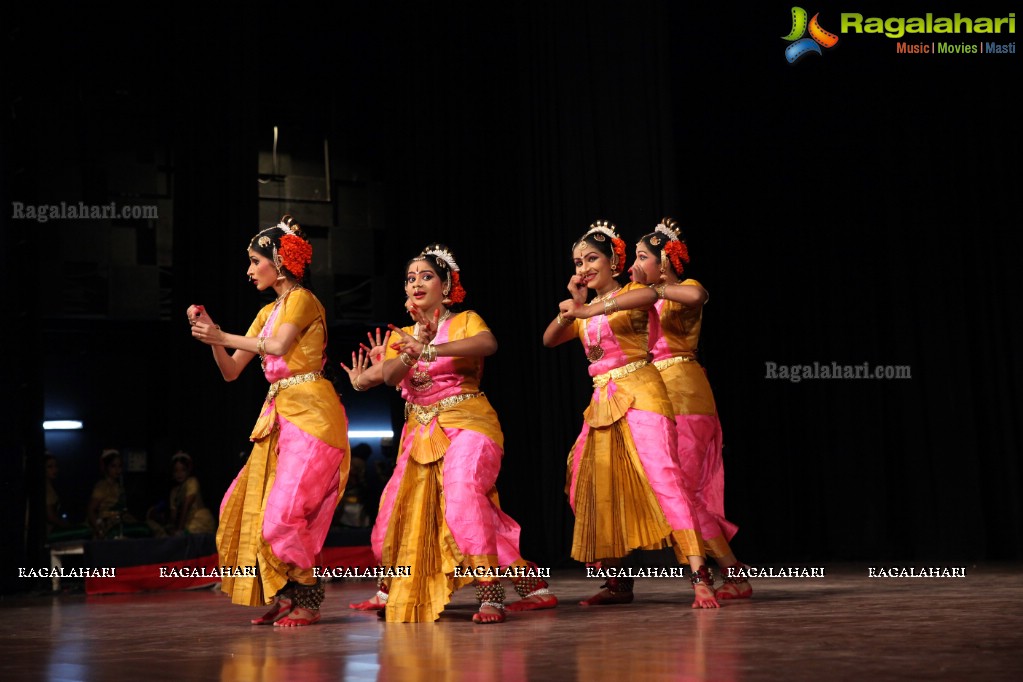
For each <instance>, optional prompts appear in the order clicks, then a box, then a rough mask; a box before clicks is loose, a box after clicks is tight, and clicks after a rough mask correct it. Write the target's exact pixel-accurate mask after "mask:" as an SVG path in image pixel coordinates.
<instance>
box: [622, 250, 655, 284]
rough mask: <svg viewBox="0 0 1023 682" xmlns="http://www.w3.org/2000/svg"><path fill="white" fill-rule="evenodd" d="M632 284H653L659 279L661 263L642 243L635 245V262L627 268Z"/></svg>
mask: <svg viewBox="0 0 1023 682" xmlns="http://www.w3.org/2000/svg"><path fill="white" fill-rule="evenodd" d="M629 274H630V275H631V276H632V281H633V282H639V283H640V284H654V283H656V282H658V281H659V280H660V279H661V262H660V261H659V260H657V255H656V254H655V253H653V252H651V251H650V249H649V248H647V245H646V244H644V243H643V242H640V243H639V244H636V261H635V262H634V263H633V264H632V267H631V268H629Z"/></svg>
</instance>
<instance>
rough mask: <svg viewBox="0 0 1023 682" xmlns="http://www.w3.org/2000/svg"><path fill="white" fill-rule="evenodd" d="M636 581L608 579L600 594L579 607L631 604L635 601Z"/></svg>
mask: <svg viewBox="0 0 1023 682" xmlns="http://www.w3.org/2000/svg"><path fill="white" fill-rule="evenodd" d="M634 584H635V580H633V579H632V578H608V579H607V582H605V583H604V584H603V585H601V587H602V588H603V589H602V590H601V591H600V592H597V593H596V594H595V595H593V596H592V597H590V598H589V599H583V600H582V601H581V602H579V606H603V605H605V604H608V605H610V604H631V603H632V599H633V594H632V587H633V585H634Z"/></svg>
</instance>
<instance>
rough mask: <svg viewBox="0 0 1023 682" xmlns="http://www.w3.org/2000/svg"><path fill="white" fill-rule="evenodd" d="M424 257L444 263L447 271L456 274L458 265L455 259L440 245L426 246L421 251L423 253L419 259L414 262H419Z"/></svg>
mask: <svg viewBox="0 0 1023 682" xmlns="http://www.w3.org/2000/svg"><path fill="white" fill-rule="evenodd" d="M424 256H433V257H434V258H436V259H437V260H438V261H440V262H442V263H444V265H445V266H447V268H448V269H450V270H452V271H453V272H458V263H456V262H455V257H454V256H453V255H452V254H451V251H449V250H448V249H445V248H442V247H441V245H440V244H434V245H431V246H427V247H426V248H425V249H423V252H422V253H420V254H419V258H416V260H420V259H421V258H423V257H424Z"/></svg>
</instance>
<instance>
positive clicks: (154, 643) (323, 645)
mask: <svg viewBox="0 0 1023 682" xmlns="http://www.w3.org/2000/svg"><path fill="white" fill-rule="evenodd" d="M923 565H924V564H921V566H923ZM899 566H907V567H908V566H911V565H910V564H899ZM824 568H825V569H826V571H825V576H824V577H823V578H773V579H772V578H761V579H757V580H754V581H753V583H752V584H753V585H754V589H755V591H756V592H755V595H754V598H753V599H752V600H748V601H743V602H728V603H726V604H725V605H724V607H723V608H721V609H716V610H700V611H697V610H693V609H690V608H689V603H690V601H691V589H690V588H689V585H688V580H684V579H683V580H684V582H683V580H679V579H670V578H661V579H654V578H650V579H645V580H637V581H636V601H634V602H633V603H632V604H630V605H625V606H605V607H588V608H586V607H580V606H578V605H577V602H578V600H579V599H581V598H584V597H587V596H589V595H590V594H592V593H593V592H595V591H596V590H597V588H598V586H599V584H600V581H599V580H598V579H592V578H591V579H587V578H585V577H583V575H582V573H581V572H580V571H556V572H555V574H554V578H553V579H552V582H553V586H554V588H555V590H556V592H557V593H558V595H559V597H560V598H561V600H562V604H561V606H559V607H558V608H557V609H554V610H550V611H539V612H533V613H524V614H510V615H509V617H508V621H507V622H506V623H504V624H502V625H488V626H480V625H473V624H472V623H471V622H469V618H470V617H471V615H472V613H473V612H474V610H475V607H474V603H473V595H472V590H471V589H465V590H462V591H460V592H458V593H456V594H455V596H454V599H453V601H452V604H451V605H449V607H448V609H447V610H446V611H445V612H444V614H443V615H442V617H441V620H440V621H439V622H437V623H419V624H401V623H390V624H388V623H383V622H381V621H379V620H378V619H377V617H376V615H375V614H374V613H362V612H357V611H352V610H350V609H348V603H349V602H350V601H353V600H361V599H364V598H366V597H368V596H370V595H371V594H372V593H373V591H374V589H375V588H374V585H373V583H371V582H365V581H362V582H347V583H340V582H334V583H331V584H329V585H327V600H326V601H325V602H324V607H323V615H324V617H323V620H322V621H321V622H320V623H319V624H317V625H314V626H311V627H305V628H275V627H268V626H252V625H249V624H248V619H249V618H250V617H255V616H258V615H259V613H260V612H259V611H258V610H255V609H246V608H243V607H239V606H233V605H232V604H230V602H229V601H228V600H227V598H226V597H224V596H223V595H221V594H220V593H219V591H213V590H209V589H207V590H202V591H192V592H157V593H146V594H135V595H126V596H124V595H119V596H101V597H88V596H85V595H83V594H58V595H15V596H8V597H5V598H3V599H2V600H0V619H2V620H0V623H2V625H0V633H2V638H0V680H4V681H5V682H13V681H21V680H52V681H63V680H132V681H138V680H143V681H146V682H155V681H157V680H189V681H191V680H222V681H229V680H230V681H234V680H239V681H244V682H259V681H262V680H295V681H297V682H305V681H318V680H424V681H428V682H442V681H446V680H466V681H468V680H472V681H480V682H485V681H489V680H578V681H580V682H591V681H594V680H735V681H741V680H796V681H798V680H829V681H830V680H969V681H970V682H977V681H983V680H1012V681H1013V682H1016V681H1018V680H1023V613H1021V608H1023V577H1021V576H1023V573H1021V570H1023V566H1020V565H1019V564H985V565H980V566H969V565H968V566H966V577H965V578H871V577H869V576H868V567H867V566H865V565H849V564H842V565H825V566H824ZM888 568H890V567H888ZM507 591H508V593H509V598H511V597H512V596H514V592H513V591H512V590H511V589H510V587H509V588H508V590H507Z"/></svg>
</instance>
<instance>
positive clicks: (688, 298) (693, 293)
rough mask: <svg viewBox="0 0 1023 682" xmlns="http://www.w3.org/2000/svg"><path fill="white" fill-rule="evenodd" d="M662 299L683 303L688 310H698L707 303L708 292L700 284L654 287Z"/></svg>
mask: <svg viewBox="0 0 1023 682" xmlns="http://www.w3.org/2000/svg"><path fill="white" fill-rule="evenodd" d="M654 289H656V291H657V295H658V297H660V298H666V299H668V300H669V301H675V302H676V303H681V304H682V305H683V306H685V307H686V308H697V307H699V306H701V305H703V304H704V303H706V302H707V299H708V298H709V296H708V294H707V290H706V289H704V288H703V287H702V286H700V285H699V284H666V285H661V286H657V287H654Z"/></svg>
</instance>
